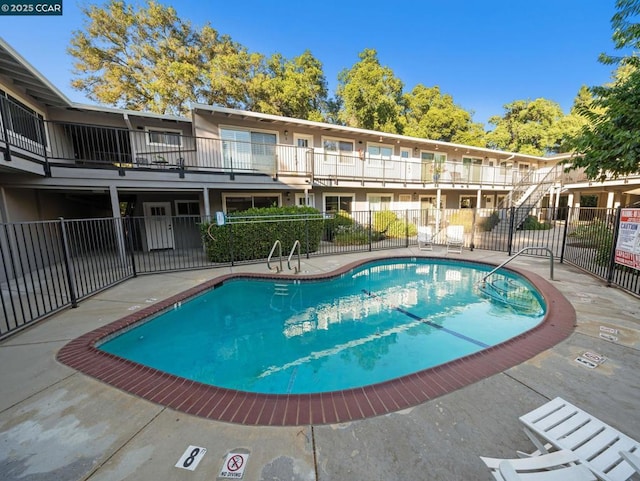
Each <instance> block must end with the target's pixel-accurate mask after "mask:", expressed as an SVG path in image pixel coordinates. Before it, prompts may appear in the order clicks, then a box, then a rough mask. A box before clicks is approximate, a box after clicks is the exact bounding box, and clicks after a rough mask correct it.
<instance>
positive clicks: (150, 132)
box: [146, 128, 182, 147]
mask: <svg viewBox="0 0 640 481" xmlns="http://www.w3.org/2000/svg"><path fill="white" fill-rule="evenodd" d="M146 130H147V136H148V138H147V142H148V144H149V145H167V146H170V147H182V132H181V131H179V130H155V129H150V128H147V129H146Z"/></svg>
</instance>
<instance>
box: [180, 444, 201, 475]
mask: <svg viewBox="0 0 640 481" xmlns="http://www.w3.org/2000/svg"><path fill="white" fill-rule="evenodd" d="M206 452H207V448H202V447H200V446H189V447H188V448H187V449H186V451H185V452H184V454H183V455H182V456H180V459H179V460H178V462H177V463H176V468H182V469H188V470H189V471H195V469H196V468H197V467H198V463H200V461H201V460H202V457H203V456H204V455H205V453H206Z"/></svg>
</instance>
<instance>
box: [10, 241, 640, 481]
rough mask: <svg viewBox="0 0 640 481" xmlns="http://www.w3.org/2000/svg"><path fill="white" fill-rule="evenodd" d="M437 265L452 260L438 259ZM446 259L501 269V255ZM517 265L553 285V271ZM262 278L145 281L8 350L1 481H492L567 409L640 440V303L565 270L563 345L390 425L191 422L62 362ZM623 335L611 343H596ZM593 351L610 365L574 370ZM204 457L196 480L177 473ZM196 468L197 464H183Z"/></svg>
mask: <svg viewBox="0 0 640 481" xmlns="http://www.w3.org/2000/svg"><path fill="white" fill-rule="evenodd" d="M418 254H424V253H423V252H420V251H418V250H417V249H415V248H409V249H394V250H389V251H377V252H372V253H366V254H348V255H341V256H335V257H318V258H312V259H309V260H303V267H302V270H303V272H305V273H309V274H316V273H327V272H330V271H333V270H335V269H337V268H339V267H340V266H342V265H345V264H349V263H351V262H353V261H355V260H359V259H363V258H373V257H381V256H385V255H388V256H399V255H409V256H411V255H418ZM433 255H434V256H443V255H445V254H444V249H443V248H438V247H436V248H435V251H434V253H433ZM446 256H447V257H451V258H461V259H466V260H482V261H486V262H491V263H495V264H499V263H500V262H503V261H504V260H506V259H507V258H508V257H507V256H506V255H505V254H503V253H496V252H490V251H478V250H476V251H474V252H470V251H468V250H465V251H464V252H463V254H461V255H460V254H448V255H446ZM511 264H512V265H514V266H517V267H519V268H522V269H525V270H529V271H531V272H534V273H536V274H538V275H540V276H542V277H544V278H546V279H548V278H549V261H548V259H538V258H533V257H524V256H521V257H519V258H517V259H516V260H514V261H513V262H512V263H511ZM266 271H267V269H266V266H265V265H264V264H256V265H249V266H238V267H234V268H232V269H231V268H219V269H210V270H199V271H189V272H175V273H167V274H157V275H152V276H141V277H138V278H136V279H131V280H129V281H126V282H124V283H122V284H120V285H118V286H116V287H114V288H111V289H109V290H106V291H104V292H101V293H99V294H97V295H95V296H93V297H92V298H90V299H88V300H85V301H84V302H82V303H80V305H79V307H78V308H77V309H69V310H65V311H63V312H60V313H58V314H57V315H55V316H53V317H51V318H49V319H47V320H45V321H44V322H41V323H39V324H38V325H36V326H33V327H31V328H30V329H27V330H25V331H23V332H21V333H18V334H17V335H15V336H13V337H12V338H10V339H8V340H6V341H4V342H2V343H0V366H1V367H0V479H3V480H14V479H15V480H17V479H20V480H30V481H31V480H44V479H55V480H85V479H87V480H92V481H94V480H124V479H129V480H211V479H216V478H217V477H218V475H219V474H220V472H221V470H222V468H223V465H224V461H225V458H226V456H227V454H229V453H239V454H241V455H242V456H243V457H244V459H246V464H245V471H244V477H243V478H242V479H245V480H265V481H268V480H296V481H297V480H309V481H315V480H317V481H328V480H342V479H349V480H363V481H364V480H367V481H370V480H394V479H409V480H476V479H477V480H490V479H492V477H491V475H490V474H489V471H488V470H487V469H486V468H485V467H484V465H483V464H482V462H481V461H480V459H479V458H478V456H480V455H484V456H493V457H513V456H515V451H516V450H517V449H519V450H532V449H533V448H532V446H531V443H530V441H529V440H528V439H527V438H526V436H525V435H524V433H523V431H522V429H521V427H520V424H519V421H518V417H519V416H521V415H522V414H525V413H526V412H528V411H530V410H532V409H533V408H535V407H537V406H539V405H541V404H543V403H544V402H546V401H547V400H549V399H552V398H554V397H556V396H561V397H564V398H565V399H567V400H568V401H570V402H572V403H574V404H576V405H578V406H579V407H581V408H582V409H584V410H586V411H588V412H590V413H591V414H593V415H595V416H597V417H599V418H600V419H602V420H603V421H604V422H607V423H609V424H611V425H612V426H614V427H616V428H618V429H620V430H621V431H622V432H624V433H626V434H627V435H629V436H631V437H632V438H635V439H637V440H640V410H639V409H638V406H639V405H640V374H639V372H638V367H640V363H639V360H640V352H639V349H640V300H639V299H637V298H635V297H633V296H630V295H628V294H626V293H624V292H623V291H621V290H618V289H613V288H607V287H606V286H605V285H604V283H603V282H602V281H600V280H598V279H596V278H593V277H591V276H589V275H587V274H584V273H582V272H581V271H579V270H578V269H575V268H573V267H571V266H567V265H562V264H556V265H555V273H554V274H555V275H554V277H555V280H554V281H551V282H552V284H553V285H554V286H555V287H556V288H557V289H559V290H560V291H561V292H562V293H563V294H564V295H565V296H566V297H567V299H569V301H570V302H571V303H572V304H573V306H574V308H575V310H576V313H577V327H576V329H575V331H574V332H573V333H572V334H571V335H570V336H569V337H568V338H567V339H566V340H564V341H562V342H561V343H559V344H557V345H556V346H554V347H552V348H551V349H548V350H546V351H544V352H542V353H541V354H538V355H537V356H535V357H533V358H531V359H529V360H527V361H525V362H523V363H521V364H519V365H517V366H515V367H512V368H510V369H508V370H506V371H504V372H501V373H499V374H495V375H492V376H490V377H488V378H485V379H482V380H480V381H478V382H476V383H474V384H471V385H469V386H467V387H464V388H461V389H459V390H457V391H454V392H451V393H449V394H446V395H444V396H441V397H438V398H436V399H433V400H431V401H427V402H424V403H422V404H420V405H418V406H415V407H412V408H408V409H405V410H403V411H399V412H394V413H390V414H386V415H382V416H377V417H372V418H368V419H364V420H359V421H351V422H346V423H340V424H326V425H315V424H311V425H304V426H293V427H250V426H241V425H237V424H230V423H224V422H220V421H211V420H206V419H202V418H199V417H195V416H192V415H189V414H183V413H180V412H177V411H174V410H172V409H170V408H167V407H164V406H160V405H157V404H153V403H151V402H149V401H145V400H143V399H140V398H138V397H135V396H133V395H131V394H127V393H125V392H123V391H120V390H118V389H116V388H113V387H111V386H109V385H106V384H104V383H102V382H100V381H97V380H95V379H93V378H91V377H88V376H86V375H84V374H82V373H80V372H77V371H75V370H73V369H71V368H69V367H67V366H64V365H63V364H60V363H59V362H57V361H56V360H55V355H56V353H57V352H58V350H60V349H61V348H62V347H63V346H64V345H65V344H66V343H67V342H69V341H70V340H72V339H75V338H76V337H78V336H80V335H82V334H84V333H86V332H89V331H91V330H93V329H96V328H98V327H101V326H103V325H105V324H108V323H110V322H113V321H115V320H117V319H120V318H122V317H125V316H127V315H129V314H131V313H132V312H133V311H135V310H138V309H141V308H144V307H146V306H148V305H150V304H153V303H155V302H158V301H161V300H162V299H166V298H169V297H171V296H173V295H175V294H178V293H179V292H182V291H184V290H187V289H189V288H191V287H193V286H195V285H197V284H200V283H202V282H205V281H207V280H210V279H212V278H214V277H218V276H220V275H224V274H228V273H229V272H262V273H264V272H266ZM601 326H604V327H605V328H610V329H616V330H617V331H618V332H617V333H616V334H615V336H616V337H617V338H618V340H617V341H616V342H610V341H607V340H605V339H603V338H601V337H600V333H601V332H604V331H601ZM585 351H591V352H596V353H599V354H602V355H603V356H605V357H606V358H607V360H606V361H605V362H604V363H603V364H602V365H600V366H598V367H597V368H595V369H588V368H586V367H584V366H582V365H580V364H579V363H577V362H576V361H575V358H576V357H578V356H579V355H580V354H582V353H583V352H585ZM189 446H197V447H203V448H206V450H207V452H206V454H204V456H202V458H201V460H200V462H199V464H198V466H197V468H196V469H195V470H194V471H189V470H186V469H180V468H177V467H175V464H176V463H177V462H178V460H179V458H180V457H181V456H182V455H183V453H185V451H186V450H187V449H188V448H189ZM187 454H189V453H187Z"/></svg>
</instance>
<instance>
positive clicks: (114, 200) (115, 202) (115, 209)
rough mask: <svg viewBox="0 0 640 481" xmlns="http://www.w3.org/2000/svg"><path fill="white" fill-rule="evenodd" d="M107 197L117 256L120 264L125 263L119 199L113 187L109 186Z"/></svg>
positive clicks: (125, 253) (125, 254)
mask: <svg viewBox="0 0 640 481" xmlns="http://www.w3.org/2000/svg"><path fill="white" fill-rule="evenodd" d="M109 197H110V198H111V215H112V216H113V223H114V226H115V229H114V231H115V233H116V241H117V242H116V243H117V245H118V256H119V257H120V260H121V262H123V263H125V262H127V249H126V247H125V246H126V244H125V243H124V230H123V229H122V216H121V215H120V198H119V197H118V188H117V187H116V186H115V185H110V186H109Z"/></svg>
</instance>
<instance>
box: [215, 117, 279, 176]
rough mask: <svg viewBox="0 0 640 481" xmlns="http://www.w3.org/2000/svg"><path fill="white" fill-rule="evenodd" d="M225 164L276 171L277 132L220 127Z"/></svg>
mask: <svg viewBox="0 0 640 481" xmlns="http://www.w3.org/2000/svg"><path fill="white" fill-rule="evenodd" d="M220 138H221V139H222V155H223V159H224V166H225V167H227V168H233V169H246V170H254V171H255V170H257V171H259V172H263V173H268V174H273V173H275V167H276V166H275V158H276V134H275V133H270V132H255V131H251V130H238V129H233V128H220Z"/></svg>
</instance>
